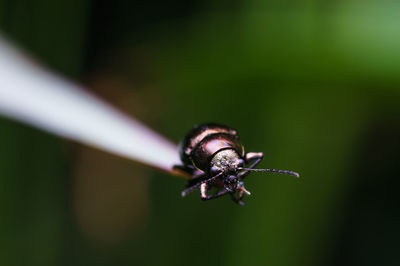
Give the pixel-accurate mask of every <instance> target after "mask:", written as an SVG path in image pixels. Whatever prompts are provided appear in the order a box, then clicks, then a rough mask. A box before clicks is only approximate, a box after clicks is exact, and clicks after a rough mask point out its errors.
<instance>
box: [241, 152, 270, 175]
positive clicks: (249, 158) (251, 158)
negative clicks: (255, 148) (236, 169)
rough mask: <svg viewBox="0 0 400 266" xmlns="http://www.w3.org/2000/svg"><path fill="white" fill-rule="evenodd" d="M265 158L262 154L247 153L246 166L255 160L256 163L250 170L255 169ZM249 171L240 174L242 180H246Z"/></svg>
mask: <svg viewBox="0 0 400 266" xmlns="http://www.w3.org/2000/svg"><path fill="white" fill-rule="evenodd" d="M263 158H264V154H263V153H262V152H248V153H246V156H245V159H246V164H248V163H250V162H252V161H254V160H255V162H254V163H252V164H251V165H250V166H249V167H248V168H254V167H255V166H256V165H257V164H259V163H260V162H261V160H262V159H263ZM249 172H250V171H249V170H244V171H243V172H241V173H239V175H238V176H239V177H240V178H244V177H245V176H246V175H248V174H249Z"/></svg>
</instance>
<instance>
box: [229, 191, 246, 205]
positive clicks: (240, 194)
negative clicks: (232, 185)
mask: <svg viewBox="0 0 400 266" xmlns="http://www.w3.org/2000/svg"><path fill="white" fill-rule="evenodd" d="M230 194H231V198H232V200H233V201H234V202H235V203H237V204H239V205H242V206H243V205H244V202H243V201H242V198H243V191H240V192H239V197H236V195H235V193H232V192H231V193H230Z"/></svg>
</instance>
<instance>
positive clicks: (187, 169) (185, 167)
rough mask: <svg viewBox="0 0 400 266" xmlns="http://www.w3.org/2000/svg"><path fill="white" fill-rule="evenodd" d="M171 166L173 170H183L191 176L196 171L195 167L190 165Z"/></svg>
mask: <svg viewBox="0 0 400 266" xmlns="http://www.w3.org/2000/svg"><path fill="white" fill-rule="evenodd" d="M172 168H173V169H174V170H178V171H181V172H184V173H185V174H188V175H191V176H192V175H193V174H194V173H195V171H196V168H194V167H193V166H191V165H178V164H175V165H174V166H173V167H172Z"/></svg>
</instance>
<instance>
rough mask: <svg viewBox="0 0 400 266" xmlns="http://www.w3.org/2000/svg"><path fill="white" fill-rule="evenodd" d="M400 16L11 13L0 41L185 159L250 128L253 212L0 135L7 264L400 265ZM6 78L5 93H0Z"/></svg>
mask: <svg viewBox="0 0 400 266" xmlns="http://www.w3.org/2000/svg"><path fill="white" fill-rule="evenodd" d="M399 14H400V2H398V1H387V0H375V1H355V0H346V1H322V0H320V1H318V0H314V1H265V0H247V1H238V0H236V1H179V0H173V1H161V0H151V1H122V0H121V1H105V0H100V1H87V0H86V1H85V0H65V1H64V0H62V1H61V0H60V1H49V0H31V1H22V0H0V30H1V31H2V32H3V33H5V34H6V36H8V37H9V38H11V39H12V40H14V42H15V43H17V44H18V45H19V46H20V47H24V49H26V50H27V51H29V52H30V53H32V54H33V55H35V57H36V58H38V59H40V60H41V61H42V62H43V63H44V64H45V65H46V66H47V67H48V68H50V69H51V70H53V71H55V72H58V73H61V74H62V75H64V76H66V77H68V78H70V79H73V80H76V81H77V82H80V83H82V84H84V85H86V86H87V87H90V88H91V90H92V91H93V92H94V93H96V94H97V95H99V96H101V97H102V98H104V99H106V100H107V101H109V102H111V103H112V104H114V105H116V106H118V107H119V108H120V109H122V110H124V111H125V112H128V113H130V114H131V115H132V116H135V117H137V118H139V119H140V120H142V121H144V122H145V123H146V124H148V125H150V126H151V127H152V128H154V129H155V130H157V131H158V132H160V133H162V134H164V135H166V136H167V137H168V138H170V139H172V140H173V141H175V142H178V141H179V139H180V138H181V137H182V136H183V135H184V134H185V133H186V131H187V130H188V129H190V128H191V127H192V126H193V125H194V124H196V123H201V122H208V121H213V122H219V123H223V124H227V125H230V126H232V127H235V128H236V129H238V131H239V133H240V137H241V139H242V142H243V144H244V145H245V148H246V150H247V151H263V152H264V153H265V160H264V161H263V162H262V163H261V164H260V167H264V168H278V169H290V170H294V171H298V172H300V174H301V178H300V179H295V178H293V177H291V176H284V175H277V174H263V173H253V174H251V175H250V176H249V177H248V178H247V179H246V187H247V188H248V189H249V190H250V191H251V192H252V195H251V196H249V197H246V198H245V202H246V206H244V207H240V206H237V205H235V204H233V203H232V201H231V200H230V199H229V198H228V197H226V198H221V199H218V200H213V201H209V202H201V201H200V199H199V194H198V192H194V193H193V194H192V195H190V196H189V197H187V198H185V199H182V198H181V197H180V192H181V190H182V189H183V183H184V182H183V180H182V179H180V178H176V177H173V176H169V175H167V174H163V173H159V172H157V171H155V170H152V169H149V168H147V167H145V166H141V165H138V164H136V163H134V162H130V161H127V160H122V159H119V158H116V157H114V156H111V155H108V154H105V153H102V152H100V151H96V150H93V149H90V148H86V147H83V146H81V145H77V144H75V143H72V142H68V141H65V140H63V139H60V138H57V137H54V136H52V135H49V134H47V133H43V132H40V131H37V130H35V129H32V128H30V127H28V126H24V125H21V124H19V123H16V122H12V121H10V120H6V119H3V118H1V119H0V265H4V266H20V265H30V266H35V265H37V266H54V265H71V266H72V265H85V266H90V265H119V266H125V265H174V266H175V265H230V266H232V265H287V266H293V265H300V266H312V265H324V266H326V265H327V266H329V265H332V266H333V265H353V266H355V265H363V266H369V265H400V256H399V251H400V241H399V239H400V228H399V224H400V211H399V205H400V196H399V194H400V193H399V190H400V178H399V174H398V173H399V170H398V167H400V162H399V158H400V156H399V151H400V138H399V136H400V16H399ZM0 78H2V77H0Z"/></svg>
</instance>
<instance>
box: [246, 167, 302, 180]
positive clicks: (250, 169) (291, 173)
mask: <svg viewBox="0 0 400 266" xmlns="http://www.w3.org/2000/svg"><path fill="white" fill-rule="evenodd" d="M238 169H239V170H246V171H254V172H273V173H279V174H287V175H292V176H295V177H297V178H299V177H300V175H299V173H296V172H293V171H288V170H278V169H254V168H243V167H239V168H238Z"/></svg>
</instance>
